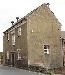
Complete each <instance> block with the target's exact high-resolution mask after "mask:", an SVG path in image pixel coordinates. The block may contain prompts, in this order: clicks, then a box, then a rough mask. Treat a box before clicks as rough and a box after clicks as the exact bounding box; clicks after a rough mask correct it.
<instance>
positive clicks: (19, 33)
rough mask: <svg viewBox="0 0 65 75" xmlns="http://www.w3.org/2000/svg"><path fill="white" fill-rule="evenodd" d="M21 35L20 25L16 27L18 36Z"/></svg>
mask: <svg viewBox="0 0 65 75" xmlns="http://www.w3.org/2000/svg"><path fill="white" fill-rule="evenodd" d="M20 35H21V27H19V28H18V36H20Z"/></svg>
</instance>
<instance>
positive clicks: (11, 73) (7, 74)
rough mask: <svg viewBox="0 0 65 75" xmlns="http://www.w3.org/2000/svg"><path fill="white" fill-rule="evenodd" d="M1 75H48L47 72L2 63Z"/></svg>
mask: <svg viewBox="0 0 65 75" xmlns="http://www.w3.org/2000/svg"><path fill="white" fill-rule="evenodd" d="M0 75H47V74H42V73H37V72H32V71H28V70H23V69H18V68H14V67H8V66H2V65H0Z"/></svg>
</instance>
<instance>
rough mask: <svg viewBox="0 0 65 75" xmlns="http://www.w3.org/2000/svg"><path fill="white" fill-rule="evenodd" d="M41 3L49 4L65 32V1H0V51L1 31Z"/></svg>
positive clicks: (0, 42)
mask: <svg viewBox="0 0 65 75" xmlns="http://www.w3.org/2000/svg"><path fill="white" fill-rule="evenodd" d="M43 3H50V9H51V10H52V11H53V12H54V14H55V15H56V17H57V18H58V20H59V21H60V22H61V24H62V30H65V0H0V51H3V31H5V30H6V29H7V28H9V27H10V26H11V23H10V22H11V21H12V20H14V21H15V22H16V19H15V18H16V17H20V18H22V17H23V16H25V15H26V14H27V13H29V12H30V11H32V10H33V9H35V8H36V7H38V6H40V5H41V4H43Z"/></svg>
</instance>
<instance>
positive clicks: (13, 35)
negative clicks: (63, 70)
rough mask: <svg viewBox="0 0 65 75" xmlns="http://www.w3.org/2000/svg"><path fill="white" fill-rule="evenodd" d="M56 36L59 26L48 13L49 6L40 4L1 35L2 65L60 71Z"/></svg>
mask: <svg viewBox="0 0 65 75" xmlns="http://www.w3.org/2000/svg"><path fill="white" fill-rule="evenodd" d="M12 24H13V22H12ZM60 36H61V23H60V22H59V21H58V19H57V18H56V17H55V15H54V13H53V12H52V11H51V10H50V8H49V3H47V4H45V3H44V4H42V5H41V6H39V7H38V8H37V9H34V10H33V11H31V12H30V13H28V14H27V15H26V16H24V17H23V18H21V19H18V18H17V22H16V23H14V24H13V25H12V26H11V27H10V28H9V29H7V30H6V31H5V32H4V36H3V50H4V51H3V52H4V55H5V57H4V64H5V65H13V66H17V67H26V66H28V65H40V66H43V67H46V68H55V67H62V66H63V55H62V50H61V40H60Z"/></svg>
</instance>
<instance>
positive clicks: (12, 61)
mask: <svg viewBox="0 0 65 75" xmlns="http://www.w3.org/2000/svg"><path fill="white" fill-rule="evenodd" d="M11 65H12V67H14V65H15V54H14V53H12V54H11Z"/></svg>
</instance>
